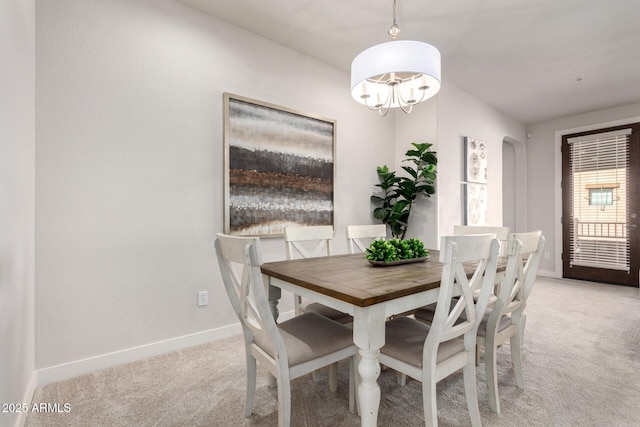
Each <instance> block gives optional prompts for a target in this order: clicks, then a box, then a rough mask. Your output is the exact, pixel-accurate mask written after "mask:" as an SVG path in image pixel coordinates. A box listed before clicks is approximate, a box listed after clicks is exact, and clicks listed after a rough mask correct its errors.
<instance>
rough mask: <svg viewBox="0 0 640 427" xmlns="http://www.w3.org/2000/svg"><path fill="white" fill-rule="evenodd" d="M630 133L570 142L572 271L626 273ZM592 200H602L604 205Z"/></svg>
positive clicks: (583, 138)
mask: <svg viewBox="0 0 640 427" xmlns="http://www.w3.org/2000/svg"><path fill="white" fill-rule="evenodd" d="M630 135H631V129H623V130H618V131H613V132H604V133H598V134H592V135H585V136H580V137H575V138H568V139H567V142H568V143H569V162H570V164H569V170H570V177H571V181H572V182H571V183H570V185H569V191H570V192H571V195H570V197H571V200H572V201H573V212H572V218H571V220H572V223H573V227H571V229H570V232H569V238H570V247H571V250H570V254H569V255H570V261H569V262H570V265H572V266H573V265H576V266H578V265H579V266H587V267H595V268H607V269H614V270H626V271H629V251H630V245H629V239H628V233H627V227H626V219H627V214H628V212H627V203H626V201H627V200H628V198H629V191H628V186H627V181H628V174H629V136H630ZM594 194H606V195H607V196H606V202H603V198H602V197H594Z"/></svg>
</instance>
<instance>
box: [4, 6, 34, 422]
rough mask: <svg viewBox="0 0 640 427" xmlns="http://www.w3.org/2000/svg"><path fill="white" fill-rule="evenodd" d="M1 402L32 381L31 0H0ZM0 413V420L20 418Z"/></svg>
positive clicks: (29, 389)
mask: <svg viewBox="0 0 640 427" xmlns="http://www.w3.org/2000/svg"><path fill="white" fill-rule="evenodd" d="M0 61H2V62H1V64H0V94H2V95H1V96H0V403H20V402H25V401H26V402H28V401H29V400H30V399H31V395H32V393H33V389H34V387H35V376H34V365H33V357H34V336H33V322H34V320H33V318H34V313H33V312H34V307H33V294H34V279H33V268H34V253H33V251H34V249H33V246H34V244H33V239H34V226H33V221H34V147H35V132H34V131H35V105H34V98H35V86H34V83H35V11H34V2H33V1H28V0H9V1H3V2H0ZM19 415H20V414H17V413H7V412H0V425H3V426H5V425H6V426H9V425H17V424H19V423H20V419H19Z"/></svg>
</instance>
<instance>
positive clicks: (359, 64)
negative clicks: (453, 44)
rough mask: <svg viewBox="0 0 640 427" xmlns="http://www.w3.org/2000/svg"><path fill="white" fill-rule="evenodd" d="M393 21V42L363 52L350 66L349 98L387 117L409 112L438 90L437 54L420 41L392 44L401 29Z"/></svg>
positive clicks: (429, 46)
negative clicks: (392, 111) (392, 112)
mask: <svg viewBox="0 0 640 427" xmlns="http://www.w3.org/2000/svg"><path fill="white" fill-rule="evenodd" d="M393 11H394V19H393V25H392V27H391V28H390V29H389V35H390V36H391V38H392V41H390V42H387V43H382V44H378V45H375V46H372V47H370V48H368V49H366V50H364V51H362V52H361V53H360V54H359V55H358V56H356V57H355V59H354V60H353V62H352V63H351V96H352V97H353V99H355V100H356V101H357V102H359V103H361V104H364V105H366V106H367V107H368V108H370V109H372V110H377V111H378V112H379V113H380V114H381V115H383V116H384V115H386V114H387V113H388V112H389V109H390V108H398V107H399V108H401V109H402V111H404V112H405V113H409V112H411V109H412V108H413V106H414V105H416V104H419V103H420V102H422V101H425V100H427V99H429V98H431V97H432V96H434V95H435V94H436V93H438V91H439V90H440V81H441V80H440V51H438V49H436V48H435V47H434V46H432V45H430V44H428V43H423V42H419V41H411V40H395V39H396V38H397V36H398V33H399V32H400V29H399V28H398V26H397V25H396V22H395V1H394V4H393Z"/></svg>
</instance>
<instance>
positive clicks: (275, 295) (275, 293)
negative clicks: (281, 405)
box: [262, 275, 282, 388]
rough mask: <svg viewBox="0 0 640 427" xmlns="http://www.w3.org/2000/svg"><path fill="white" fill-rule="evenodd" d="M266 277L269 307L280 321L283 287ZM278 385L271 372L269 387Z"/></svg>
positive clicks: (274, 316)
mask: <svg viewBox="0 0 640 427" xmlns="http://www.w3.org/2000/svg"><path fill="white" fill-rule="evenodd" d="M262 277H263V278H264V279H265V283H268V286H267V294H268V298H269V308H270V309H271V315H272V316H273V318H274V319H275V320H276V323H277V322H278V316H279V315H280V311H279V310H278V301H280V297H281V296H282V289H280V288H278V287H276V286H272V285H271V277H268V276H264V275H263V276H262ZM277 386H278V380H276V377H274V376H273V375H271V374H269V388H276V387H277Z"/></svg>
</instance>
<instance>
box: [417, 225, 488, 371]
mask: <svg viewBox="0 0 640 427" xmlns="http://www.w3.org/2000/svg"><path fill="white" fill-rule="evenodd" d="M495 237H496V236H495V234H480V235H469V236H443V237H442V242H441V246H440V262H442V263H443V267H442V278H441V282H440V292H439V294H438V303H437V305H436V311H435V314H434V317H433V322H432V323H431V329H430V330H429V335H428V336H427V339H426V341H425V346H424V352H423V357H424V361H423V363H425V365H424V366H428V365H426V363H431V362H430V361H431V360H432V359H434V358H435V357H436V355H437V351H438V346H439V344H440V343H442V342H445V341H449V340H451V339H454V338H457V337H462V336H464V343H465V349H466V350H467V351H470V352H473V351H475V342H476V332H477V330H478V326H479V324H480V323H479V320H480V319H482V316H484V313H485V311H486V308H487V303H488V301H489V296H490V294H491V291H492V289H493V285H494V283H495V276H496V268H497V264H498V251H499V249H500V243H499V241H498V240H497V239H496V238H495ZM474 262H475V263H476V264H477V265H476V267H475V270H474V272H473V275H471V278H469V277H468V276H467V273H466V272H465V269H464V263H474ZM475 289H481V292H480V297H479V298H478V300H477V302H476V301H474V298H473V291H474V290H475ZM456 293H459V294H460V297H459V298H458V299H452V297H453V296H455V294H456ZM452 304H454V305H453V307H452ZM463 313H464V316H461V315H462V314H463ZM472 354H473V353H472Z"/></svg>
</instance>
